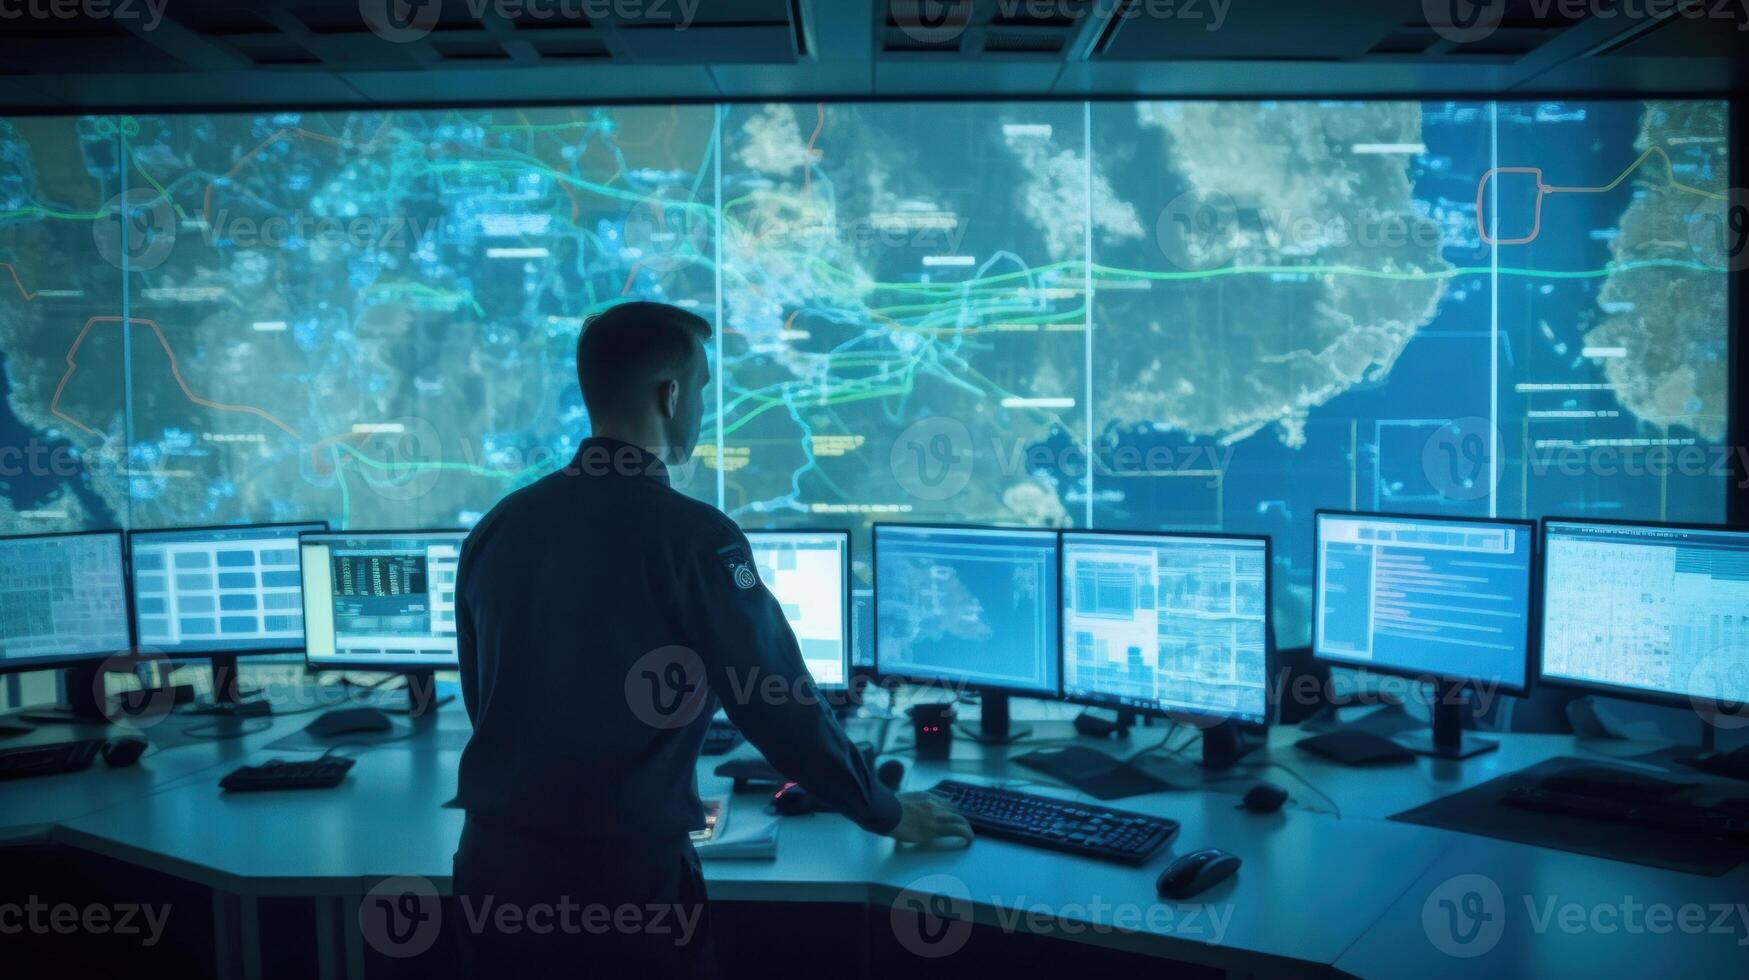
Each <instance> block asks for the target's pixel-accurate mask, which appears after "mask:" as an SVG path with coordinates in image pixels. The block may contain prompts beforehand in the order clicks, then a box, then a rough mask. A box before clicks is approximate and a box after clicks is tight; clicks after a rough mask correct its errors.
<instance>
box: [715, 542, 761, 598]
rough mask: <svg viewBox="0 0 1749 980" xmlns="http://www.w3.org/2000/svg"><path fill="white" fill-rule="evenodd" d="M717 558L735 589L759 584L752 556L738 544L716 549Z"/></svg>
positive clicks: (748, 587) (749, 587)
mask: <svg viewBox="0 0 1749 980" xmlns="http://www.w3.org/2000/svg"><path fill="white" fill-rule="evenodd" d="M717 558H719V559H720V560H721V561H722V563H723V569H724V570H725V571H726V572H727V573H728V576H729V579H730V580H731V581H733V582H734V583H735V588H737V589H751V588H753V587H754V586H756V585H758V584H759V572H757V571H756V570H754V568H753V556H752V555H751V554H749V553H748V552H747V549H746V548H744V547H742V546H741V545H739V544H732V545H729V546H727V547H724V548H718V549H717Z"/></svg>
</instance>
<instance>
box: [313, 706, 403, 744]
mask: <svg viewBox="0 0 1749 980" xmlns="http://www.w3.org/2000/svg"><path fill="white" fill-rule="evenodd" d="M393 728H394V724H393V723H392V722H390V721H389V716H388V715H386V714H384V713H382V712H381V711H378V710H377V709H375V708H335V709H334V710H333V711H330V712H327V713H326V714H323V715H322V716H321V717H319V718H317V719H316V720H315V721H312V722H310V724H309V725H308V726H307V727H305V728H304V731H307V732H309V733H310V734H311V735H315V736H316V737H318V738H332V737H333V736H335V735H351V734H354V733H357V732H386V731H389V730H391V729H393Z"/></svg>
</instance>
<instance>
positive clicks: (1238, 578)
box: [1062, 531, 1270, 724]
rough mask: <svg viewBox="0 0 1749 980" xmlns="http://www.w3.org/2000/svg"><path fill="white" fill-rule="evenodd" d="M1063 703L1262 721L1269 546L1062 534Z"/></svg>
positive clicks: (1236, 540)
mask: <svg viewBox="0 0 1749 980" xmlns="http://www.w3.org/2000/svg"><path fill="white" fill-rule="evenodd" d="M1062 592H1063V611H1062V622H1063V696H1064V697H1066V698H1068V699H1069V700H1071V701H1080V702H1084V703H1089V704H1097V705H1109V706H1112V707H1118V708H1128V709H1134V710H1140V711H1148V712H1165V713H1183V714H1189V715H1197V716H1201V717H1209V718H1231V719H1235V720H1238V721H1244V722H1248V723H1254V724H1261V723H1263V722H1264V721H1266V720H1267V718H1268V712H1269V688H1268V685H1269V647H1270V618H1269V541H1268V540H1267V539H1265V538H1253V537H1224V536H1219V535H1206V536H1199V535H1170V534H1129V533H1111V534H1105V533H1097V532H1091V531H1065V532H1064V533H1063V590H1062Z"/></svg>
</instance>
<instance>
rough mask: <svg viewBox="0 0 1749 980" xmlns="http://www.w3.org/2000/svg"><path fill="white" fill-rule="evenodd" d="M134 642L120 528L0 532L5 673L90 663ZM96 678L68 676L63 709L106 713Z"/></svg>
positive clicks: (0, 634) (0, 647)
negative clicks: (73, 531)
mask: <svg viewBox="0 0 1749 980" xmlns="http://www.w3.org/2000/svg"><path fill="white" fill-rule="evenodd" d="M132 648H133V643H132V638H131V636H130V630H129V625H128V604H127V571H126V567H125V566H124V564H123V562H122V533H121V532H120V531H86V532H76V533H71V534H28V535H17V536H12V537H4V538H0V673H15V672H20V671H28V670H50V669H54V668H60V667H86V666H90V665H93V664H97V663H100V662H102V661H104V660H107V659H109V658H110V657H113V656H117V655H123V654H126V653H128V652H129V651H130V650H131V649H132ZM95 683H96V677H95V675H94V674H86V673H83V672H82V673H81V674H80V676H78V677H74V676H71V675H69V677H68V678H67V685H66V687H67V696H68V703H67V705H65V706H64V707H63V709H61V711H60V713H62V714H65V715H67V716H68V717H73V716H77V717H82V718H100V717H102V710H101V708H102V705H101V704H100V703H99V702H98V698H97V694H96V691H95V689H94V688H95Z"/></svg>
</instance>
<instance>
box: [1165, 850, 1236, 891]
mask: <svg viewBox="0 0 1749 980" xmlns="http://www.w3.org/2000/svg"><path fill="white" fill-rule="evenodd" d="M1238 870H1239V859H1238V858H1237V857H1235V856H1233V855H1231V854H1228V853H1227V852H1226V851H1223V850H1221V849H1220V848H1218V847H1210V848H1205V849H1204V850H1200V851H1191V852H1190V853H1189V854H1186V855H1184V856H1183V857H1181V858H1179V859H1178V860H1176V861H1173V862H1172V863H1171V864H1169V865H1167V866H1166V870H1165V871H1162V872H1160V878H1159V880H1158V881H1156V882H1154V889H1155V890H1156V891H1158V892H1159V893H1160V894H1161V895H1163V896H1165V897H1166V898H1190V897H1191V896H1193V895H1197V894H1200V893H1202V892H1204V891H1206V890H1208V889H1209V888H1212V887H1214V886H1215V885H1218V884H1220V883H1221V882H1223V881H1226V880H1227V879H1228V878H1231V877H1233V873H1234V872H1235V871H1238Z"/></svg>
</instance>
